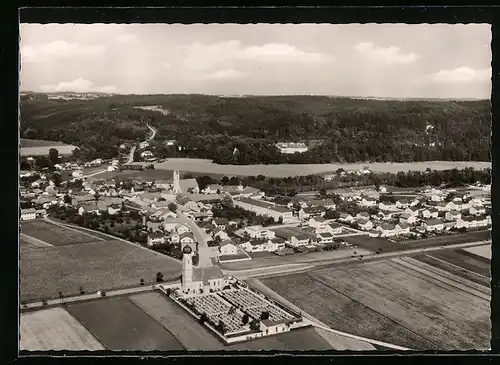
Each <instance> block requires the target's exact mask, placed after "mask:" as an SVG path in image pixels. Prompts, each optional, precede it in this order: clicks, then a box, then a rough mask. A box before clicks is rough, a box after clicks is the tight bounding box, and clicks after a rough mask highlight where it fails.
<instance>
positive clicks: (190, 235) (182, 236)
mask: <svg viewBox="0 0 500 365" xmlns="http://www.w3.org/2000/svg"><path fill="white" fill-rule="evenodd" d="M185 237H189V238H191V239H192V240H193V241H194V235H193V234H192V233H191V232H185V233H183V234H181V235H180V236H179V238H180V239H181V240H182V239H183V238H185Z"/></svg>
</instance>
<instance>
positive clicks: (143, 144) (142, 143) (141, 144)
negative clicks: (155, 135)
mask: <svg viewBox="0 0 500 365" xmlns="http://www.w3.org/2000/svg"><path fill="white" fill-rule="evenodd" d="M147 147H149V142H147V141H144V142H141V143H139V148H140V149H141V150H142V149H144V148H147Z"/></svg>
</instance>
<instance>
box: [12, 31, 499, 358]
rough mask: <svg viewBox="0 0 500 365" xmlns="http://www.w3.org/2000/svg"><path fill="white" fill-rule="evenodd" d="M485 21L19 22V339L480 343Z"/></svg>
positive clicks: (33, 346) (484, 307) (386, 345)
mask: <svg viewBox="0 0 500 365" xmlns="http://www.w3.org/2000/svg"><path fill="white" fill-rule="evenodd" d="M299 29H300V32H297V30H299ZM361 30H363V31H362V32H361ZM389 30H390V31H389ZM339 32H340V33H339ZM291 33H293V34H299V33H300V34H301V36H300V37H298V36H297V37H296V39H295V36H290V34H291ZM490 33H491V32H490V30H489V28H488V27H485V26H483V25H480V24H476V25H439V26H438V25H397V24H393V25H391V26H390V27H389V28H387V27H386V26H384V25H377V24H364V25H361V24H358V25H342V26H331V27H330V26H329V25H315V24H310V25H290V24H289V25H285V24H283V25H279V24H275V25H270V24H269V25H266V24H259V25H255V26H253V27H250V26H245V25H236V24H235V25H230V24H227V25H218V26H215V25H201V24H195V25H191V26H177V25H161V24H144V25H140V24H135V25H134V24H130V25H125V24H123V25H119V24H114V25H112V24H101V25H98V24H92V25H83V24H75V25H68V26H67V25H63V24H59V25H58V24H49V25H40V24H38V25H37V24H21V39H22V40H21V63H22V66H23V67H22V71H21V92H20V141H19V155H20V157H19V180H18V184H19V194H20V210H19V220H20V235H19V268H20V270H19V318H20V322H19V323H20V329H19V333H20V337H19V350H20V354H21V355H33V354H43V353H44V352H47V351H61V352H64V353H68V354H70V353H71V352H72V351H89V352H88V354H105V353H106V351H124V352H127V351H145V352H148V351H160V352H162V353H163V352H165V353H171V354H186V353H188V352H193V351H195V352H196V351H204V352H207V353H210V352H214V351H228V352H239V353H241V351H246V352H256V351H279V352H281V353H291V352H297V351H332V353H333V352H334V351H362V352H365V353H366V352H374V353H378V352H383V353H393V352H403V353H407V352H419V351H466V350H480V351H488V350H490V349H491V346H490V336H491V322H490V315H491V308H490V300H491V284H490V282H491V270H490V266H491V244H492V239H491V227H492V218H491V212H492V201H491V183H492V181H491V180H492V179H491V152H490V150H491V132H490V129H491V105H490V101H489V93H490V92H491V80H490V79H491V69H488V67H489V64H490V62H491V55H490V54H489V53H487V52H485V50H488V51H489V47H484V45H485V44H489V42H490V37H491V34H490ZM264 34H266V35H267V36H269V37H270V40H269V41H266V42H264V43H262V42H263V41H262V39H263V38H262V37H263V35H264ZM319 34H322V35H323V37H326V39H332V40H335V42H336V43H335V42H334V43H335V44H336V48H338V49H340V50H343V51H342V52H343V53H342V52H341V53H338V52H336V51H335V50H334V49H332V47H331V44H330V41H329V42H328V43H325V42H324V41H322V40H320V38H323V37H318V35H319ZM339 34H342V37H340V36H339ZM361 34H363V36H361ZM399 34H404V35H405V38H404V39H405V41H402V39H403V38H399ZM430 35H432V36H430ZM228 37H229V38H228ZM165 39H168V40H169V41H168V42H170V43H168V42H167V43H168V44H167V45H166V46H163V43H162V42H163V41H164V40H165ZM408 39H412V42H408ZM464 39H467V40H468V41H467V42H468V43H463V44H462V43H461V40H464ZM471 39H475V41H474V42H472V41H470V40H471ZM285 40H286V41H285ZM445 40H448V41H449V42H451V40H455V42H456V44H457V47H456V49H454V50H453V51H450V54H449V55H448V54H444V53H443V52H436V49H441V48H442V44H443V42H445ZM176 42H177V43H176ZM349 42H350V43H349ZM384 42H386V43H384ZM387 42H389V43H387ZM391 42H392V43H391ZM409 45H414V47H415V48H414V49H413V50H412V47H411V46H410V47H408V46H409ZM458 45H460V46H458ZM436 47H437V48H436ZM440 47H441V48H440ZM165 49H166V50H168V52H166V51H165ZM130 50H133V51H132V52H133V54H131V53H130ZM137 55H141V57H138V56H137ZM149 56H150V57H149ZM457 59H460V60H462V61H463V62H465V64H467V65H468V66H463V65H464V64H463V63H460V64H455V63H454V62H455V61H456V60H457ZM160 61H161V63H160ZM419 63H420V66H418V64H419ZM111 65H113V67H112V66H111ZM278 65H279V67H278ZM450 65H454V66H450ZM158 67H160V69H158ZM449 67H455V68H453V69H450V68H449ZM130 70H136V71H134V72H136V73H137V75H136V74H134V72H131V71H130ZM153 70H156V72H154V73H153ZM158 70H160V71H158ZM354 70H364V71H363V72H362V73H360V74H359V75H358V72H354ZM174 71H175V72H174ZM124 73H127V75H128V76H127V77H123V75H124ZM71 75H72V76H71ZM332 75H333V76H332ZM353 75H356V77H354V76H353ZM380 75H383V79H381V78H380ZM410 75H411V77H413V78H409V77H410ZM358 76H359V77H358ZM71 77H74V81H68V78H71ZM87 78H92V79H93V81H92V82H91V81H89V80H87ZM291 80H292V81H293V82H292V81H291ZM256 81H258V82H256ZM381 85H384V87H381ZM367 93H368V94H367ZM353 95H355V96H353ZM356 95H357V96H356Z"/></svg>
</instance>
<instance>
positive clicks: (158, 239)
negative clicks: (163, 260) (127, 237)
mask: <svg viewBox="0 0 500 365" xmlns="http://www.w3.org/2000/svg"><path fill="white" fill-rule="evenodd" d="M165 241H166V238H165V235H164V233H163V232H161V231H155V232H153V233H150V234H148V241H147V244H148V246H154V245H159V244H162V243H165Z"/></svg>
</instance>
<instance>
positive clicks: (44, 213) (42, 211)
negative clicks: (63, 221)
mask: <svg viewBox="0 0 500 365" xmlns="http://www.w3.org/2000/svg"><path fill="white" fill-rule="evenodd" d="M47 216H48V213H47V211H46V210H45V209H37V210H36V217H37V218H45V217H47Z"/></svg>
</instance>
